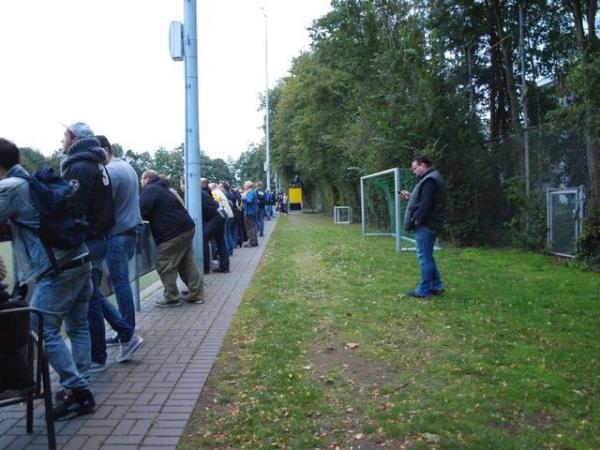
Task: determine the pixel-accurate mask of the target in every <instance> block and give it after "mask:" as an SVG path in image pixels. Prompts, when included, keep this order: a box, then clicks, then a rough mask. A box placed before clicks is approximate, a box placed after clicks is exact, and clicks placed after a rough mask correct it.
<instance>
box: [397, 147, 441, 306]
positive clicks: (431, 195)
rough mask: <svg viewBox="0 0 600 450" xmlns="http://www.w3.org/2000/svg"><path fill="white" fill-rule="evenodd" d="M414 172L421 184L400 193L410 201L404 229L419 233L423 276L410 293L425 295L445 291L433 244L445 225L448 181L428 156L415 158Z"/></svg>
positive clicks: (421, 296) (408, 294)
mask: <svg viewBox="0 0 600 450" xmlns="http://www.w3.org/2000/svg"><path fill="white" fill-rule="evenodd" d="M412 171H413V173H414V174H415V175H416V176H417V185H416V186H415V187H414V189H413V190H412V192H408V191H401V192H400V195H401V196H402V199H403V200H408V206H407V207H406V214H405V215H404V228H405V229H406V230H407V231H410V230H414V232H415V240H416V244H417V259H418V260H419V266H420V269H421V279H420V281H419V286H418V287H417V289H415V290H414V291H410V292H407V293H406V295H407V296H408V297H417V298H423V297H429V296H430V295H441V294H443V293H444V284H443V283H442V279H441V276H440V272H439V270H438V267H437V264H436V262H435V259H434V258H433V247H434V244H435V239H436V237H437V235H438V234H439V232H440V231H441V229H442V227H443V225H444V215H445V209H446V180H444V178H443V177H442V175H441V174H440V173H439V172H438V170H437V169H436V168H435V167H434V166H433V164H432V162H431V161H430V160H429V159H427V158H425V157H424V156H418V157H416V158H415V159H414V160H413V162H412Z"/></svg>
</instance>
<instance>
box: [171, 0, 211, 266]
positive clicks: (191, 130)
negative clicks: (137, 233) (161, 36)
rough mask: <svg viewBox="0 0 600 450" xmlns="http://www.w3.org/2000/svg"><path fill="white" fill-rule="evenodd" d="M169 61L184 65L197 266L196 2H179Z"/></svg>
mask: <svg viewBox="0 0 600 450" xmlns="http://www.w3.org/2000/svg"><path fill="white" fill-rule="evenodd" d="M170 47H171V58H173V59H174V60H175V61H181V60H183V61H184V65H185V144H184V158H185V169H184V171H185V173H184V177H185V206H186V208H187V210H188V213H189V215H190V216H191V217H192V219H193V220H194V223H195V224H196V234H195V235H194V245H193V247H194V257H195V259H196V263H197V264H198V265H199V266H200V270H199V272H200V276H202V274H203V273H204V271H203V270H202V267H203V263H204V258H203V252H202V250H203V249H202V203H201V201H202V191H201V190H200V133H199V120H198V25H197V15H196V0H184V1H183V25H182V24H181V23H178V22H172V23H171V33H170Z"/></svg>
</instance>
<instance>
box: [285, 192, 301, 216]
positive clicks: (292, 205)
mask: <svg viewBox="0 0 600 450" xmlns="http://www.w3.org/2000/svg"><path fill="white" fill-rule="evenodd" d="M288 210H289V211H302V188H301V187H293V188H289V190H288Z"/></svg>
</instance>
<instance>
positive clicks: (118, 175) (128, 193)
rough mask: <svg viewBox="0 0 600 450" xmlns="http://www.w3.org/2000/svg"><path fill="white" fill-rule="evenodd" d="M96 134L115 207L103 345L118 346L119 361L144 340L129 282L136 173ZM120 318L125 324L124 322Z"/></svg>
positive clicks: (136, 225) (136, 220)
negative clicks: (107, 329)
mask: <svg viewBox="0 0 600 450" xmlns="http://www.w3.org/2000/svg"><path fill="white" fill-rule="evenodd" d="M96 138H97V139H98V141H99V142H100V145H101V146H102V148H103V149H104V150H105V152H106V155H107V160H106V170H107V171H108V174H109V176H110V182H111V185H112V194H113V205H114V210H115V225H114V226H113V227H112V228H111V229H110V230H109V232H108V236H109V237H108V243H107V245H108V247H107V251H106V256H105V261H106V265H107V267H108V273H109V275H110V280H111V282H112V285H113V288H114V292H115V297H116V299H117V306H118V311H117V309H116V308H115V307H114V305H113V304H112V303H111V302H110V301H108V300H106V299H105V301H103V304H102V307H103V313H104V318H105V319H106V321H107V322H108V323H109V324H110V325H111V327H112V328H113V330H115V332H116V335H115V336H113V337H111V338H108V339H107V340H106V345H107V346H112V345H115V346H117V345H120V346H121V351H120V353H119V355H118V356H117V361H119V362H122V361H126V360H127V359H129V358H130V357H131V356H132V355H133V353H134V352H135V351H136V350H137V349H138V348H139V347H140V346H141V345H142V343H143V339H142V338H141V337H140V336H139V335H138V334H137V333H135V305H134V303H133V292H132V291H131V284H130V282H129V261H130V260H131V259H132V258H133V257H134V254H135V249H136V245H137V237H138V233H139V231H141V227H142V225H141V224H142V215H141V212H140V203H139V195H138V192H139V190H138V177H137V174H136V172H135V170H134V169H133V167H131V165H130V164H129V163H128V162H126V161H124V160H122V159H120V158H116V157H115V156H114V155H113V152H112V146H111V145H110V141H109V140H108V138H106V136H102V135H100V136H96ZM122 321H125V323H126V324H127V325H126V326H123V325H122Z"/></svg>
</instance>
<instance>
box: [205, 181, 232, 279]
mask: <svg viewBox="0 0 600 450" xmlns="http://www.w3.org/2000/svg"><path fill="white" fill-rule="evenodd" d="M226 221H227V213H226V212H225V210H224V209H223V208H221V205H219V203H218V202H217V201H216V200H215V199H214V198H212V196H211V195H210V194H208V193H207V192H206V190H204V189H203V190H202V240H203V242H204V245H203V247H204V248H203V250H204V273H205V274H208V273H209V272H210V248H209V242H210V241H211V240H212V239H214V240H215V242H216V244H217V252H218V253H219V255H221V258H220V259H219V262H220V264H219V267H218V268H217V269H215V272H223V273H228V272H229V253H228V252H227V243H226V242H225V222H226Z"/></svg>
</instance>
